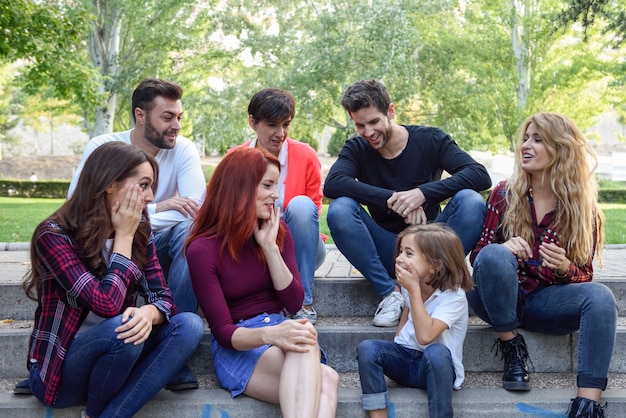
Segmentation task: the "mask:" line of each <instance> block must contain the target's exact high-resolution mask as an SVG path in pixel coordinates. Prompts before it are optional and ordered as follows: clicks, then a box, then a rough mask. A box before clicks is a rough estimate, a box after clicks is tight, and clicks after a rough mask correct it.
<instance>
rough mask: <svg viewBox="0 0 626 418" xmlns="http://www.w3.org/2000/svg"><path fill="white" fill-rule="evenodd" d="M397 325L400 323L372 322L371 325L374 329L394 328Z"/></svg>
mask: <svg viewBox="0 0 626 418" xmlns="http://www.w3.org/2000/svg"><path fill="white" fill-rule="evenodd" d="M399 323H400V321H398V322H377V321H372V325H374V326H375V327H385V328H389V327H395V326H397V325H398V324H399Z"/></svg>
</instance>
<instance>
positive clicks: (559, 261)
mask: <svg viewBox="0 0 626 418" xmlns="http://www.w3.org/2000/svg"><path fill="white" fill-rule="evenodd" d="M539 255H540V256H541V259H542V263H543V265H545V266H546V267H548V268H550V269H552V270H555V271H556V272H557V273H558V274H560V275H563V274H566V273H567V270H568V269H569V265H570V264H571V261H570V260H569V259H568V258H567V257H566V256H565V249H564V248H561V247H559V246H558V245H557V244H555V243H553V242H544V243H542V244H541V245H540V246H539Z"/></svg>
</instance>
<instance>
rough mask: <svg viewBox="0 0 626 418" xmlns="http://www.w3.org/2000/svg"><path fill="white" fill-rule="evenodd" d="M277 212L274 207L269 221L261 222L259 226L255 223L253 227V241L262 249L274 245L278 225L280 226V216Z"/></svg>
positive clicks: (276, 208)
mask: <svg viewBox="0 0 626 418" xmlns="http://www.w3.org/2000/svg"><path fill="white" fill-rule="evenodd" d="M278 210H279V209H278V207H277V206H274V210H272V211H270V217H269V219H264V220H262V221H261V225H260V226H259V225H258V223H257V225H255V227H254V239H255V240H256V242H257V244H259V246H260V247H261V248H263V249H265V248H266V247H267V246H275V245H276V237H277V236H278V225H279V224H280V215H279V213H278Z"/></svg>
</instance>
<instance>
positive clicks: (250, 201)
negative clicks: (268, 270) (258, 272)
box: [186, 148, 285, 261]
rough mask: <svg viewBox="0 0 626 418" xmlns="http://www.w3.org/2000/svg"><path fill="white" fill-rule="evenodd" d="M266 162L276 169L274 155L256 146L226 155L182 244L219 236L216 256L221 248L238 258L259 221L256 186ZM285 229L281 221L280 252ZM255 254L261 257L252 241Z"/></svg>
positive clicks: (217, 168) (277, 163)
mask: <svg viewBox="0 0 626 418" xmlns="http://www.w3.org/2000/svg"><path fill="white" fill-rule="evenodd" d="M269 164H273V165H275V166H276V167H277V168H278V170H279V171H280V162H279V161H278V158H276V156H274V155H273V154H270V153H269V152H267V151H265V150H262V149H259V148H240V149H237V150H235V151H233V152H231V153H230V154H228V155H226V157H224V159H223V160H222V161H221V162H220V163H219V164H218V165H217V167H216V168H215V171H214V172H213V176H212V177H211V181H210V182H209V184H208V186H207V190H206V197H205V198H204V203H203V204H202V206H201V207H200V209H199V210H198V213H197V214H196V218H195V220H194V222H193V225H192V227H191V231H190V233H189V237H188V238H187V242H186V245H187V246H188V245H189V243H191V242H192V241H193V240H194V239H196V238H200V237H222V238H223V240H222V247H221V248H220V256H221V254H222V253H223V251H224V250H225V249H228V253H229V254H230V256H231V257H232V258H233V260H235V261H238V259H239V257H238V253H239V250H240V249H241V248H242V247H243V246H244V245H245V244H246V242H248V240H250V239H252V240H253V241H254V237H253V234H254V227H255V224H257V223H258V222H259V221H258V219H257V213H256V195H257V187H258V186H259V183H261V180H262V179H263V175H264V174H265V172H266V171H267V167H268V165H269ZM284 240H285V228H284V226H283V224H282V223H281V224H280V226H279V229H278V236H277V238H276V243H277V244H278V247H279V248H280V250H281V251H282V249H283V243H284ZM254 244H255V246H256V249H257V254H258V256H259V258H260V259H262V260H264V257H263V253H262V251H261V249H260V247H258V245H257V244H256V242H255V243H254Z"/></svg>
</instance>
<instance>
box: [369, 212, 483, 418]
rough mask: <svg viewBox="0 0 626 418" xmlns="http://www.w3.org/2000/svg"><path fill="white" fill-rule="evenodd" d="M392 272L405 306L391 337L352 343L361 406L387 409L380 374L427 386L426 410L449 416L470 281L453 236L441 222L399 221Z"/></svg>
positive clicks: (459, 373)
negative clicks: (405, 223) (402, 223)
mask: <svg viewBox="0 0 626 418" xmlns="http://www.w3.org/2000/svg"><path fill="white" fill-rule="evenodd" d="M396 278H397V280H398V285H399V286H401V291H402V296H403V298H404V306H405V308H404V309H403V311H402V315H401V317H400V323H399V324H398V331H397V332H396V337H395V339H394V341H384V340H365V341H363V342H361V344H359V347H358V348H357V360H358V363H359V375H360V378H361V389H362V391H363V409H365V410H367V411H369V415H370V417H372V418H374V417H376V418H379V417H386V416H387V405H388V402H389V399H388V395H387V387H386V384H385V376H387V377H389V378H390V379H392V380H394V381H396V382H398V383H400V384H402V385H405V386H409V387H415V388H421V389H426V390H427V393H428V415H429V417H430V418H435V417H452V389H453V388H454V389H460V388H461V383H463V380H464V378H465V373H464V369H463V364H462V362H461V361H462V359H463V342H464V341H465V334H466V333H467V321H468V319H467V318H468V308H467V299H466V297H465V291H467V290H469V289H471V286H472V280H471V277H470V274H469V271H468V270H467V265H466V263H465V256H464V252H463V247H462V245H461V241H460V240H459V238H458V236H457V235H456V234H455V233H454V232H453V231H452V230H451V229H449V228H448V227H447V226H445V224H441V223H434V224H426V225H413V226H410V227H408V228H406V229H405V230H404V231H402V232H401V233H400V234H399V235H398V241H397V244H396Z"/></svg>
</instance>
